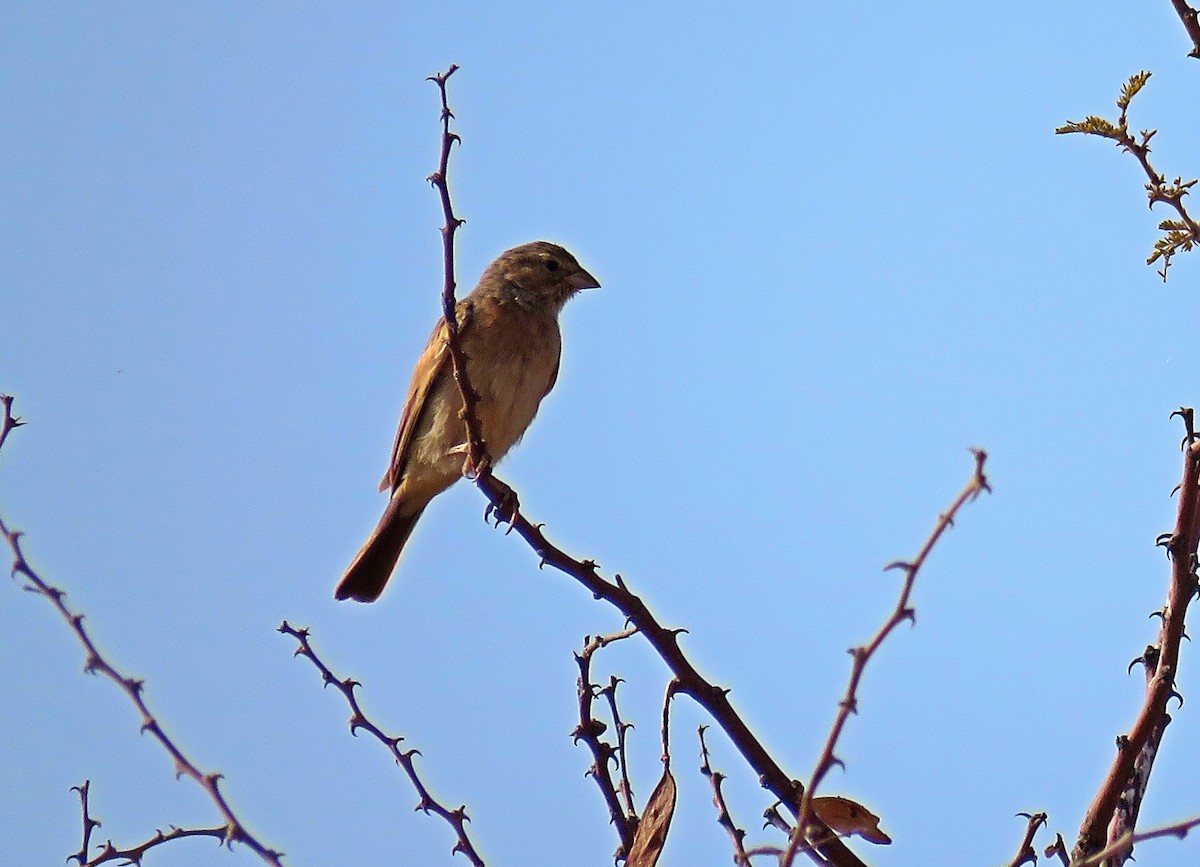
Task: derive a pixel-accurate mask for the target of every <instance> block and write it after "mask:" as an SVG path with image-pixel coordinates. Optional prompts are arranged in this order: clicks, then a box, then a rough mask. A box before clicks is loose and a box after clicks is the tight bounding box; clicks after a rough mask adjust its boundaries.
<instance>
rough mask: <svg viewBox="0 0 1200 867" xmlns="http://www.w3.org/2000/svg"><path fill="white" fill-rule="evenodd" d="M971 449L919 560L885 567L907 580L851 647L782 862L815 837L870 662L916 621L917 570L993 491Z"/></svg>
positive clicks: (979, 456) (979, 455)
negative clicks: (965, 474)
mask: <svg viewBox="0 0 1200 867" xmlns="http://www.w3.org/2000/svg"><path fill="white" fill-rule="evenodd" d="M971 452H972V454H974V456H975V472H974V473H973V474H972V476H971V480H970V481H969V482H967V485H966V487H964V488H963V489H962V491H961V492H960V493H959V495H958V496H957V497H956V498H955V499H954V502H953V503H952V504H951V506H950V508H949V509H947V510H946V512H945V513H944V514H942V515H939V516H938V519H937V523H936V524H934V527H933V532H931V533H930V534H929V538H928V539H926V540H925V545H924V546H923V547H922V548H921V551H920V553H918V554H917V556H916V559H914V560H913V561H912V562H911V563H903V562H896V563H890V564H888V565H887V566H885V567H884V570H885V571H886V570H888V569H900V570H903V572H904V583H903V585H902V586H901V588H900V597H899V599H897V600H896V607H895V609H894V610H893V611H892V613H891V615H890V616H889V617H888V618H887V620H885V621H884V622H883V625H882V626H880V627H879V631H878V632H876V633H875V636H874V637H873V638H872V639H871V640H870V641H869V642H867V644H866V645H864V646H862V647H855V648H852V649H851V650H850V655H851V656H852V657H853V659H854V662H853V664H852V665H851V667H850V680H849V683H847V685H846V693H845V695H844V696H843V698H842V700H841V702H839V704H838V712H837V715H836V716H835V717H834V720H833V725H832V726H831V727H830V729H829V737H828V738H827V739H826V740H825V747H824V749H822V750H821V755H820V758H818V759H817V766H816V769H815V770H814V771H813V775H812V779H811V780H810V781H809V783H808V789H807V790H806V791H805V792H804V796H803V798H802V799H801V802H800V812H799V815H798V817H797V821H796V825H795V827H794V828H793V830H792V835H791V840H790V841H789V842H788V849H787V854H786V857H784V858H783V859H781V863H782V864H785V865H790V864H791V863H792V861H793V860H794V858H795V856H796V853H797V852H798V851H799V850H800V847H801V846H802V845H803V844H804V838H805V835H808V836H809V837H810V839H811V837H812V834H811V832H810V830H809V828H808V825H809V823H810V822H811V819H812V817H813V815H814V813H813V806H812V799H813V796H814V794H815V793H816V791H817V787H818V786H820V785H821V781H822V780H823V779H825V775H826V774H828V773H829V771H830V769H831V768H832V767H833V766H834V765H835V764H840V763H841V760H840V759H838V758H837V756H836V755H835V753H834V751H835V749H836V748H837V743H838V740H839V738H841V735H842V730H843V729H844V728H845V727H846V722H847V720H849V719H850V714H852V713H857V712H858V687H859V684H860V683H861V681H862V677H863V672H864V671H866V668H867V663H869V662H870V661H871V657H873V656H874V655H875V653H876V651H878V650H879V647H880V645H882V644H883V642H884V641H885V640H886V639H887V637H888V636H889V635H890V634H891V633H892V631H893V630H894V629H895V628H896V627H897V626H899V625H900V624H901V623H903V622H905V621H906V620H907V621H909V622H913V623H915V622H916V615H915V612H914V611H913V609H912V608H911V607H910V606H909V599H910V598H911V596H912V590H913V585H914V584H915V583H916V580H917V573H919V572H920V571H921V567H922V566H924V565H925V561H926V560H927V559H928V558H929V554H930V552H931V551H933V547H934V545H936V544H937V542H938V540H939V539H940V538H941V537H942V534H943V533H945V532H946V531H947V530H948V529H950V527H951V526H953V524H954V518H955V516H956V515H957V514H958V512H959V510H960V509H961V508H962V507H963V506H965V505H966V504H967V503H969V502H971V501H972V500H974V499H975V498H977V497H978V496H979V495H980V494H982V493H983V492H984V491H987V492H989V493H990V492H991V488H990V487H989V486H988V481H987V476H985V475H984V472H983V468H984V464H985V462H986V461H987V454H986V453H985V452H984V451H982V450H981V449H972V450H971Z"/></svg>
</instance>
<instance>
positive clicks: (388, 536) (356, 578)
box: [333, 497, 425, 602]
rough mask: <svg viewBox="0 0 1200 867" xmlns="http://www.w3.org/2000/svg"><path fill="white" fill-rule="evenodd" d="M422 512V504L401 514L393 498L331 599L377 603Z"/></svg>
mask: <svg viewBox="0 0 1200 867" xmlns="http://www.w3.org/2000/svg"><path fill="white" fill-rule="evenodd" d="M424 511H425V505H424V504H423V505H422V506H421V507H420V508H419V509H417V510H416V511H415V512H412V513H411V514H402V513H401V511H400V499H399V498H397V497H393V498H392V499H391V500H390V501H389V502H388V506H387V509H386V510H385V511H384V513H383V517H382V518H380V519H379V523H378V524H377V525H376V526H375V529H374V530H373V531H372V532H371V536H370V538H368V539H367V541H366V542H365V543H364V544H363V546H362V548H361V549H360V550H359V552H358V555H357V556H356V557H355V558H354V562H353V563H351V564H350V568H348V569H347V570H346V574H345V575H343V576H342V580H341V581H339V582H338V586H337V589H336V590H334V591H333V595H334V596H335V597H336V598H338V599H354V600H356V601H358V602H374V601H375V600H376V599H378V598H379V594H380V593H382V592H383V588H384V587H386V586H387V583H388V579H389V578H391V577H392V570H393V569H395V568H396V561H397V560H399V559H400V552H401V551H403V550H404V543H405V542H407V541H408V537H409V536H410V535H412V531H413V527H414V526H416V523H417V519H418V518H420V517H421V513H422V512H424Z"/></svg>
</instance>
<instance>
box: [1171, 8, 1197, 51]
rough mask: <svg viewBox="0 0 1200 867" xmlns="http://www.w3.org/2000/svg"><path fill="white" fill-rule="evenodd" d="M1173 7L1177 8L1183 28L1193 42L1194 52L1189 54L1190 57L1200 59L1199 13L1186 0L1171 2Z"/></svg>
mask: <svg viewBox="0 0 1200 867" xmlns="http://www.w3.org/2000/svg"><path fill="white" fill-rule="evenodd" d="M1171 5H1172V6H1174V7H1175V12H1176V14H1177V15H1179V20H1180V21H1182V22H1183V28H1184V29H1185V30H1186V31H1187V35H1188V38H1189V39H1191V40H1192V50H1191V51H1189V52H1188V57H1196V58H1200V21H1197V20H1196V19H1197V16H1198V15H1200V13H1197V12H1196V10H1195V9H1193V8H1192V7H1191V6H1189V5H1188V4H1187V3H1186V2H1185V0H1171Z"/></svg>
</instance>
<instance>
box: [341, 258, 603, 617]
mask: <svg viewBox="0 0 1200 867" xmlns="http://www.w3.org/2000/svg"><path fill="white" fill-rule="evenodd" d="M599 286H600V283H599V282H598V281H597V280H596V278H595V277H593V276H592V275H591V274H589V273H588V272H587V271H586V270H584V268H583V266H582V265H580V264H579V262H578V261H577V260H576V258H575V257H574V256H573V255H571V253H569V252H567V250H565V249H564V248H563V247H560V246H559V245H558V244H553V243H550V242H549V241H533V242H530V243H528V244H522V245H521V246H519V247H513V248H512V249H511V250H506V251H505V252H504V253H501V254H500V256H499V257H498V258H497V259H496V260H495V261H494V262H492V263H491V264H490V265H488V267H487V268H486V269H485V270H484V272H483V275H482V276H481V277H480V278H479V283H478V285H476V287H475V288H474V289H473V290H472V291H471V292H470V293H469V294H468V295H467V296H466V297H464V298H463V299H462V300H461V301H459V302H458V304H457V305H456V306H455V319H456V321H457V323H458V327H459V339H460V345H461V346H462V349H463V352H464V353H465V355H466V356H467V365H466V366H467V375H468V378H469V380H470V382H471V386H472V388H473V389H474V391H475V392H476V393H477V394H478V395H479V401H478V404H477V407H476V409H477V414H478V417H479V422H480V425H481V427H482V434H483V440H484V442H485V443H486V445H487V450H488V454H489V456H490V457H491V459H492V461H493V462H496V461H499V460H500V459H501V458H502V457H503V456H504V455H505V453H506V452H508V450H509V449H511V448H512V447H513V446H514V445H516V444H517V442H518V441H519V440H520V439H521V437H522V436H523V435H524V434H525V430H526V429H527V428H528V427H529V424H530V423H531V422H532V421H533V418H534V416H535V415H536V414H537V411H538V406H539V405H540V404H541V401H542V398H544V397H545V396H546V395H547V394H548V393H549V392H550V389H552V388H553V387H554V383H555V381H556V380H557V379H558V367H559V358H560V354H561V351H562V335H561V332H560V331H559V325H558V315H559V313H560V312H561V310H562V308H563V305H565V304H566V303H567V301H568V300H570V299H571V298H572V297H573V296H575V295H576V294H578V293H579V292H580V291H582V290H584V289H596V288H599ZM447 340H448V338H447V328H446V322H445V320H444V319H441V320H439V321H438V324H437V325H436V326H435V327H434V329H433V334H432V335H431V336H430V338H429V343H428V344H427V345H426V347H425V351H424V352H422V353H421V357H420V358H419V359H418V360H417V365H416V368H415V369H414V370H413V375H412V380H411V382H410V383H409V386H408V396H407V398H406V399H405V402H404V409H403V411H402V412H401V414H400V426H399V428H398V429H397V431H396V439H395V443H394V444H393V446H392V458H391V463H390V464H389V465H388V470H387V473H386V474H385V475H384V477H383V481H382V482H380V483H379V490H380V491H388V492H389V497H388V503H387V507H386V508H385V509H384V512H383V517H381V518H380V519H379V523H378V524H377V525H376V527H375V529H374V530H373V531H372V532H371V535H370V536H369V537H368V538H367V541H366V542H365V543H364V544H363V546H362V548H361V549H360V550H359V552H358V554H357V555H356V556H355V558H354V560H353V561H352V562H351V564H350V566H349V567H348V568H347V569H346V573H345V574H344V575H343V576H342V579H341V581H339V582H338V585H337V588H336V590H335V591H334V596H335V597H336V598H337V599H354V600H356V601H358V602H374V601H375V600H376V599H378V598H379V596H380V594H381V593H383V589H384V587H385V586H387V583H388V580H389V579H390V578H391V576H392V572H393V571H394V570H395V567H396V563H397V561H398V560H399V559H400V553H401V551H403V550H404V545H405V543H406V542H407V541H408V539H409V536H411V535H412V531H413V527H414V526H415V525H416V523H417V520H418V519H419V518H420V517H421V513H422V512H424V511H425V507H426V506H428V505H429V503H430V501H431V500H432V499H433V498H434V497H436V496H437V495H438V494H440V493H441V492H442V491H444V490H446V489H447V488H449V487H450V486H451V485H452V484H454V482H455V481H457V480H458V479H459V478H460V477H461V476H462V475H463V474H464V471H465V470H467V469H470V468H469V467H467V466H466V465H465V464H464V460H465V459H466V455H467V446H466V438H467V437H466V426H465V425H464V423H463V420H462V415H461V413H462V409H463V401H462V394H461V392H460V391H459V388H458V384H457V382H456V381H455V379H454V366H453V363H452V361H451V357H450V351H449V344H448V342H447Z"/></svg>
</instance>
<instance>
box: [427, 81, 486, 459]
mask: <svg viewBox="0 0 1200 867" xmlns="http://www.w3.org/2000/svg"><path fill="white" fill-rule="evenodd" d="M457 71H458V66H457V64H453V63H452V64H450V67H449V69H447V70H446V71H445V72H439V73H438V74H437V75H431V76H429V78H428V79H427V80H428V81H432V82H433V83H434V84H436V85H437V88H438V94H439V96H440V97H441V101H442V114H441V120H442V148H441V155H440V156H439V158H438V167H437V171H435V172H434V173H433V174H432V175H430V176H429V182H430V183H431V184H433V186H434V188H435V189H436V190H437V192H438V199H439V200H440V201H441V203H442V216H443V217H444V218H445V220H446V222H445V225H443V226H442V230H441V231H442V271H443V274H444V275H445V280H444V283H443V285H442V318H443V319H444V320H445V322H446V342H447V345H448V347H449V350H450V360H451V363H452V364H453V366H454V381H455V382H457V383H458V388H459V391H461V392H462V395H463V410H462V419H463V424H464V425H465V426H466V433H467V464H468V467H469V470H470V472H471V473H473V474H474V475H475V477H476V479H477V480H482V478H483V477H485V476H488V475H490V474H491V467H492V459H491V455H490V454H489V453H488V450H487V443H485V442H484V440H483V425H482V424H481V423H480V421H479V413H478V409H477V407H478V403H479V393H478V392H476V391H475V389H474V388H473V387H472V386H471V378H470V375H469V374H468V373H467V354H466V353H465V352H464V351H463V348H462V341H461V340H460V339H459V327H460V323H459V320H458V316H457V315H456V312H455V307H456V306H457V305H456V302H455V298H454V290H455V287H456V286H457V284H456V282H455V279H454V233H455V232H456V231H458V227H459V226H461V225H462V224H463V223H465V222H466V220H463V219H460V218H458V217H456V216H455V215H454V205H453V204H452V203H451V201H450V184H449V171H450V151H451V149H452V148H453V147H454V145H455V143H459V144H461V143H462V138H461V137H460V136H459V135H458V133H456V132H451V131H450V121H452V120H453V119H454V112H452V111H451V110H450V102H449V97H448V95H447V93H446V83H447V82H448V81H449V80H450V76H452V75H453V74H454V73H455V72H457ZM467 315H470V313H469V311H468V313H467Z"/></svg>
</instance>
